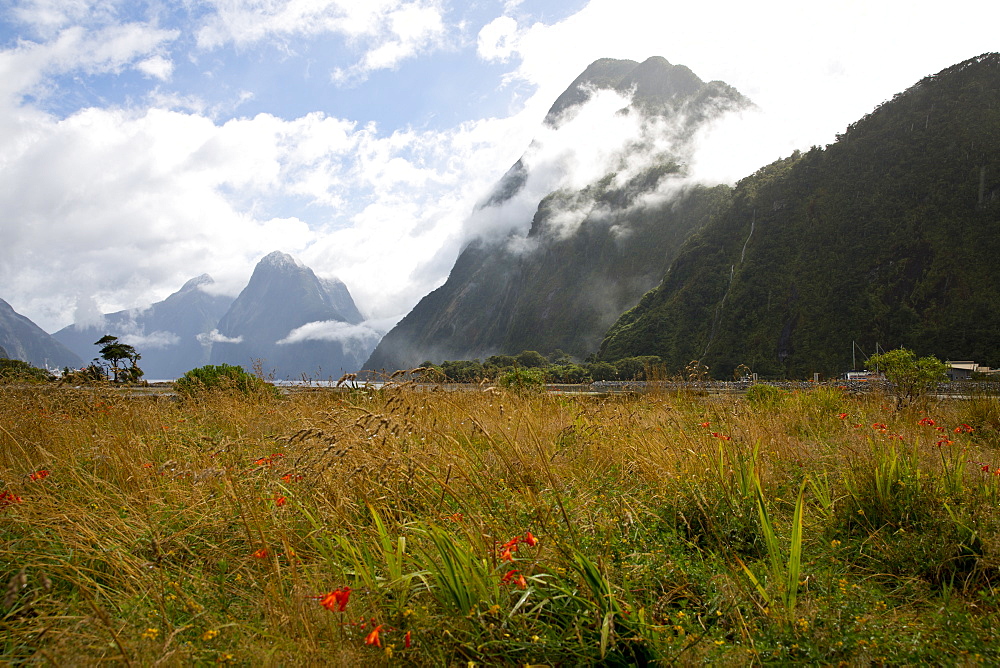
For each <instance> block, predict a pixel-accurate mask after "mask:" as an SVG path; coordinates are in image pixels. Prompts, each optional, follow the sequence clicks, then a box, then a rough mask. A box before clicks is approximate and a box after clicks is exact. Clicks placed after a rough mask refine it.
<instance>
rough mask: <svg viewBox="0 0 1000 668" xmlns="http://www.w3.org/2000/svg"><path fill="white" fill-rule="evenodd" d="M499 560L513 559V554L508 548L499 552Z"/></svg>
mask: <svg viewBox="0 0 1000 668" xmlns="http://www.w3.org/2000/svg"><path fill="white" fill-rule="evenodd" d="M500 561H514V555H513V554H511V552H510V548H507V549H506V550H504V551H503V552H501V553H500Z"/></svg>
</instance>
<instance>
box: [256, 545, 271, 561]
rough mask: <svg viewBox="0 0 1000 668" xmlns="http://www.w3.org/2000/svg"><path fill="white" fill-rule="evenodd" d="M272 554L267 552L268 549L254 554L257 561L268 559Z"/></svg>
mask: <svg viewBox="0 0 1000 668" xmlns="http://www.w3.org/2000/svg"><path fill="white" fill-rule="evenodd" d="M269 554H270V552H268V551H267V548H266V547H262V548H260V549H259V550H257V551H256V552H254V553H253V556H254V557H255V558H257V559H267V557H268V555H269Z"/></svg>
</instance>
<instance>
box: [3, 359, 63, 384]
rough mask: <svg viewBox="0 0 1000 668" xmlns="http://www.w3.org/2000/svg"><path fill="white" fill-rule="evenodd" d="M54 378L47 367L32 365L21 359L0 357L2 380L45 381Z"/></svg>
mask: <svg viewBox="0 0 1000 668" xmlns="http://www.w3.org/2000/svg"><path fill="white" fill-rule="evenodd" d="M49 380H52V374H50V373H49V372H48V371H46V370H45V369H39V368H36V367H33V366H31V365H30V364H28V363H27V362H22V361H21V360H12V359H7V358H6V357H0V382H5V381H6V382H9V381H15V382H36V383H37V382H45V381H49Z"/></svg>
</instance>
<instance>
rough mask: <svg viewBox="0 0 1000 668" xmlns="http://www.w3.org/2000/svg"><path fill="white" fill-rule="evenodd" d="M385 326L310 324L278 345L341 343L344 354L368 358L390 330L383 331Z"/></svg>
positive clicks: (369, 323) (297, 329) (376, 323)
mask: <svg viewBox="0 0 1000 668" xmlns="http://www.w3.org/2000/svg"><path fill="white" fill-rule="evenodd" d="M384 324H385V323H384V322H383V323H378V322H363V323H361V324H358V325H352V324H350V323H347V322H340V321H337V320H321V321H316V322H309V323H306V324H304V325H302V326H301V327H296V328H295V329H293V330H292V331H291V332H289V333H288V336H286V337H285V338H283V339H281V340H280V341H278V342H277V344H278V345H294V344H296V343H302V342H305V341H331V342H336V343H339V344H340V345H341V347H342V348H343V349H344V352H346V353H348V354H350V355H352V356H356V357H367V356H368V355H370V354H371V352H372V351H373V350H375V346H376V345H378V342H379V340H380V339H381V338H382V337H383V336H384V335H385V333H386V332H387V331H388V328H384V329H383V328H382V326H380V325H384ZM393 324H395V323H393Z"/></svg>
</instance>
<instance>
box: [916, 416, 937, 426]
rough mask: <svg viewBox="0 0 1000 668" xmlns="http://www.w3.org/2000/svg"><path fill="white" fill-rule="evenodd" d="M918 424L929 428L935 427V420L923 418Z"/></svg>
mask: <svg viewBox="0 0 1000 668" xmlns="http://www.w3.org/2000/svg"><path fill="white" fill-rule="evenodd" d="M917 424H923V425H927V426H928V427H933V426H934V420H932V419H930V418H929V417H925V418H922V419H921V420H920V422H918V423H917Z"/></svg>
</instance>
